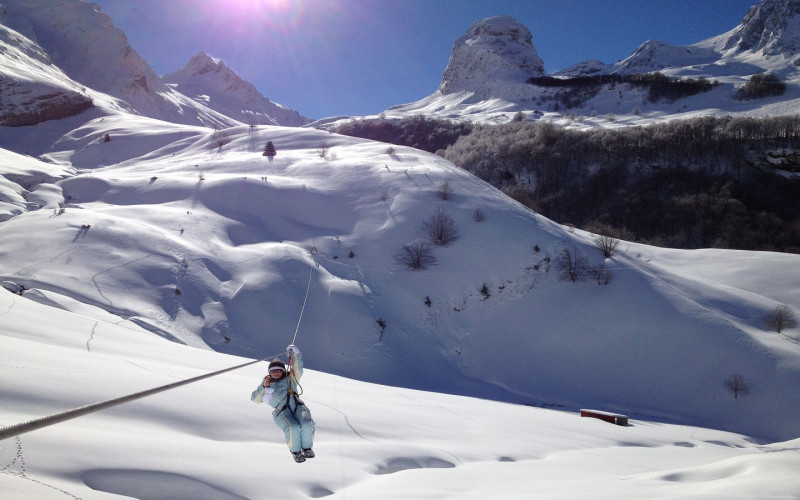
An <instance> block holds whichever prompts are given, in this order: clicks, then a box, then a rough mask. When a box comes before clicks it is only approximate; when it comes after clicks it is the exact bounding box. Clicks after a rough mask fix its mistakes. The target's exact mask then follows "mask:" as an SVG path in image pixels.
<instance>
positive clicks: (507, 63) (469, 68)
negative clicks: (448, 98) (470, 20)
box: [439, 16, 544, 97]
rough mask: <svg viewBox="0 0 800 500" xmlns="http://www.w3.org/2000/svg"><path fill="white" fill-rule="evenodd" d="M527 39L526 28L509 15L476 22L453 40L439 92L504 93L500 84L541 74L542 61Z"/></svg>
mask: <svg viewBox="0 0 800 500" xmlns="http://www.w3.org/2000/svg"><path fill="white" fill-rule="evenodd" d="M531 39H532V36H531V33H530V31H528V28H526V27H525V26H523V25H522V24H520V23H518V22H517V21H516V20H515V19H514V18H512V17H510V16H497V17H490V18H487V19H484V20H482V21H478V22H476V23H475V24H473V25H472V26H471V27H470V28H469V30H467V33H466V34H465V35H464V36H462V37H461V38H459V39H458V40H456V42H455V43H454V44H453V51H452V54H451V56H450V60H449V61H448V63H447V68H445V70H444V75H443V76H442V83H441V85H440V86H439V92H441V93H442V94H454V93H458V92H465V91H466V92H475V93H476V94H477V95H478V96H481V97H504V96H503V95H502V93H503V91H504V88H505V87H504V84H511V85H513V84H519V83H524V82H525V81H526V80H528V78H531V77H534V76H542V75H544V61H542V58H541V57H539V54H538V53H537V52H536V48H535V47H534V46H533V43H532V42H531Z"/></svg>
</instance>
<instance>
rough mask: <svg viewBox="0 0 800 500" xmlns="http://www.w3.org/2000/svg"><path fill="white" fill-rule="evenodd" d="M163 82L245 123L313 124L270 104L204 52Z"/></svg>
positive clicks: (166, 76)
mask: <svg viewBox="0 0 800 500" xmlns="http://www.w3.org/2000/svg"><path fill="white" fill-rule="evenodd" d="M163 80H164V81H165V82H166V83H167V84H169V85H171V86H172V87H173V88H175V89H176V90H177V91H178V92H180V93H182V94H184V95H186V96H188V97H191V98H192V99H194V100H195V101H197V102H199V103H201V104H203V105H205V106H207V107H209V108H211V109H213V110H214V111H217V112H219V113H222V114H224V115H226V116H230V117H231V118H234V119H236V120H239V121H241V122H243V123H248V124H263V125H285V126H290V127H297V126H300V125H305V124H306V123H308V122H309V121H310V120H309V119H308V118H305V117H303V116H300V113H298V112H297V111H295V110H293V109H289V108H286V107H284V106H281V105H280V104H276V103H274V102H272V101H270V100H269V99H267V98H266V97H264V96H263V95H262V94H261V93H260V92H259V91H258V90H256V88H255V86H254V85H253V84H252V83H250V82H247V81H245V80H243V79H242V78H241V77H239V75H237V74H236V73H235V72H234V71H233V70H231V69H230V68H228V67H227V66H225V63H224V62H222V61H217V60H215V59H213V58H212V57H210V56H208V55H207V54H205V53H204V52H200V53H198V54H197V55H195V56H194V57H192V59H191V60H190V61H189V64H188V65H186V67H184V68H182V69H179V70H178V71H175V72H173V73H170V74H168V75H164V77H163Z"/></svg>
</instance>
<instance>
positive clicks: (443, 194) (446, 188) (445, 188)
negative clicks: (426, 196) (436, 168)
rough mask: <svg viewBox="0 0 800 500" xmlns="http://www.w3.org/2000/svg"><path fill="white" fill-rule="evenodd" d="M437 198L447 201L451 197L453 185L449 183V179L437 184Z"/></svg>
mask: <svg viewBox="0 0 800 500" xmlns="http://www.w3.org/2000/svg"><path fill="white" fill-rule="evenodd" d="M438 193H439V198H441V199H443V200H445V201H447V200H449V199H450V197H451V196H452V195H453V183H452V182H450V179H445V180H444V181H442V183H441V184H439V190H438Z"/></svg>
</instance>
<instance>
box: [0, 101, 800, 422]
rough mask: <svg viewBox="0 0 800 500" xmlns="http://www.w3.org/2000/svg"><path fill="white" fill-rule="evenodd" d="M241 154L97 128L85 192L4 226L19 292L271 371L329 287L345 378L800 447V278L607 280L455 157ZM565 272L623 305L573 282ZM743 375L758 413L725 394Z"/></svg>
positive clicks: (629, 260)
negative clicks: (597, 410) (798, 329)
mask: <svg viewBox="0 0 800 500" xmlns="http://www.w3.org/2000/svg"><path fill="white" fill-rule="evenodd" d="M109 128H111V130H113V132H112V133H111V134H110V136H111V139H112V140H111V141H108V142H105V141H104V140H103V137H104V134H105V133H107V130H109ZM226 133H228V134H229V136H228V139H229V140H230V142H229V143H227V144H225V145H224V146H223V147H222V149H220V148H219V146H218V144H219V143H218V142H217V141H216V140H215V137H214V131H212V130H208V129H201V128H182V127H180V126H176V125H174V124H164V123H161V124H159V122H155V121H153V120H150V119H145V118H139V119H138V120H137V121H131V122H127V123H126V122H125V121H124V116H120V117H119V118H118V121H116V122H112V123H109V121H108V119H107V118H105V119H97V120H95V121H93V122H90V123H89V124H87V125H85V126H83V127H81V128H80V129H77V130H76V131H75V132H74V133H73V134H71V137H72V138H71V139H70V140H66V139H65V140H64V141H62V142H60V143H59V144H58V147H60V148H63V149H64V150H65V152H62V153H59V152H54V153H52V157H53V158H54V159H61V161H67V159H68V160H69V161H72V162H74V164H75V165H76V166H79V167H80V168H81V169H84V170H83V171H82V172H83V173H81V174H80V175H77V176H74V177H70V178H67V179H64V180H61V181H59V182H57V183H56V184H49V185H47V190H46V191H43V192H45V193H46V196H45V195H42V196H39V194H38V193H39V192H40V190H43V189H45V188H44V186H42V187H39V188H38V189H36V190H31V191H32V192H31V193H30V195H28V199H29V201H35V202H36V203H37V205H40V206H42V208H41V209H40V210H36V211H30V212H25V213H22V214H21V215H18V216H16V217H14V218H12V219H10V220H8V221H6V222H4V223H2V224H1V225H0V262H2V263H3V266H2V268H0V278H2V279H4V280H11V281H15V282H18V283H19V284H22V285H24V286H27V287H29V288H40V289H46V290H50V291H55V292H58V293H61V294H68V295H70V296H71V297H73V298H75V299H76V300H78V301H80V302H82V303H87V304H92V305H95V306H98V307H102V308H104V309H106V310H108V311H110V312H112V313H114V314H116V315H119V316H121V317H123V318H126V319H129V320H130V321H135V322H136V323H138V324H141V325H143V326H145V327H146V328H148V329H150V330H153V331H156V332H158V333H159V334H161V335H163V336H165V337H168V338H171V339H174V340H177V341H179V342H182V343H185V344H188V345H191V346H195V347H198V348H209V347H210V348H213V349H215V350H219V351H222V352H228V353H232V354H237V355H246V356H253V357H260V356H263V355H265V354H266V353H270V352H275V351H276V350H280V349H281V348H282V347H283V346H284V344H286V343H287V337H290V334H291V333H292V332H293V331H294V330H295V328H296V324H297V318H298V316H299V314H300V310H301V307H302V304H303V299H304V296H305V293H306V286H307V284H308V283H309V282H310V284H311V285H310V289H309V295H308V301H309V302H308V307H307V308H306V310H305V315H304V317H303V328H304V331H305V332H306V333H304V334H303V335H304V342H303V344H304V346H305V349H306V351H307V352H308V354H309V355H310V356H312V357H314V358H315V359H316V360H317V361H316V362H315V366H316V367H317V368H319V369H320V370H323V371H326V372H330V373H336V374H339V375H344V376H348V377H353V378H360V379H363V380H369V381H372V382H378V383H382V384H388V385H395V386H405V387H413V388H419V389H426V390H436V391H441V392H450V393H455V394H465V395H471V396H480V397H488V398H492V399H502V400H506V401H513V402H517V403H529V404H535V405H564V406H565V407H569V408H577V407H579V406H601V407H604V408H607V409H614V410H618V411H623V412H629V413H631V414H632V415H634V416H638V417H645V416H646V417H647V418H654V419H665V420H669V421H672V422H682V423H691V424H694V425H704V426H711V427H716V428H723V429H730V430H737V431H740V432H745V433H748V434H751V435H755V436H759V437H770V438H788V437H793V436H796V435H797V432H798V429H800V422H798V418H797V417H796V415H797V414H798V411H797V410H798V408H800V399H799V398H800V396H798V394H797V391H796V387H797V385H796V381H797V377H798V375H799V374H800V350H798V348H797V344H796V343H793V342H792V341H791V340H790V339H788V338H787V337H785V336H783V335H778V334H776V333H774V332H770V331H768V330H767V328H766V327H765V326H764V322H763V320H764V318H765V316H766V315H767V314H768V313H769V312H770V311H771V310H772V309H774V308H775V307H776V306H777V305H779V304H787V305H788V306H789V307H791V308H793V309H795V310H798V309H800V303H798V299H797V297H800V293H798V291H800V289H799V288H798V287H800V274H798V273H800V265H798V264H799V263H800V261H798V259H799V257H798V256H796V255H789V254H769V253H758V252H733V251H730V252H729V251H721V250H716V251H707V252H678V251H667V250H660V249H657V248H652V247H645V246H638V245H633V244H628V243H624V244H623V245H622V247H621V251H620V252H619V253H618V254H617V255H616V256H615V257H614V258H612V259H604V258H603V257H602V255H601V254H600V252H599V250H598V249H597V248H595V246H594V244H593V239H592V237H591V235H588V234H584V233H581V232H575V233H572V232H570V231H567V230H565V229H564V228H562V227H561V226H558V225H556V224H554V223H552V222H551V221H549V220H547V219H545V218H543V217H541V216H538V215H535V214H533V213H531V212H529V211H527V210H526V209H524V208H522V207H520V206H519V205H517V204H516V203H515V202H513V201H511V200H509V199H508V198H507V197H506V196H504V195H503V194H501V193H500V192H499V191H497V190H495V189H494V188H492V187H490V186H489V185H487V184H485V183H483V182H481V181H480V180H478V179H476V178H474V177H472V176H470V175H469V174H466V173H465V172H463V171H462V170H460V169H458V168H456V167H455V166H453V165H452V164H450V163H448V162H446V161H445V160H443V159H441V158H440V157H437V156H434V155H429V154H426V153H423V152H420V151H416V150H413V149H406V148H396V150H395V152H394V154H392V155H390V154H388V153H387V146H386V145H385V144H382V143H374V142H369V141H364V140H359V139H355V138H347V137H341V136H337V135H334V134H330V133H328V132H324V131H318V130H305V129H301V130H298V129H296V128H282V127H261V128H258V129H255V130H253V129H250V128H249V127H247V126H241V127H239V128H235V129H230V130H228V131H226ZM268 140H269V141H273V143H274V144H275V146H276V148H277V151H278V154H277V156H276V157H275V158H274V159H273V161H269V160H268V159H267V158H266V157H264V156H262V155H261V152H262V150H263V147H264V144H265V143H266V142H267V141H268ZM70 151H72V152H70ZM323 153H325V157H322V154H323ZM11 161H13V159H12V160H11ZM115 162H118V163H115ZM102 165H110V166H106V167H104V166H102ZM445 181H449V182H450V183H451V186H452V187H453V189H454V192H453V197H452V199H451V200H449V201H442V200H441V199H440V197H439V195H438V193H437V191H438V190H439V186H441V184H442V183H443V182H445ZM439 208H443V209H445V210H446V211H447V213H448V214H449V215H450V216H452V217H453V220H454V223H455V224H456V226H457V229H458V232H459V233H460V235H461V237H460V238H459V239H458V240H457V241H455V242H454V243H452V244H451V245H449V246H446V247H442V248H439V247H437V248H435V249H434V250H433V255H434V256H435V257H436V258H437V259H438V264H437V265H435V266H432V267H431V268H430V269H429V270H426V271H421V270H416V271H414V270H411V269H409V268H407V267H406V266H403V265H400V264H399V263H398V262H396V260H395V256H396V255H397V253H398V252H399V251H400V250H401V249H402V248H403V245H406V244H410V243H413V242H415V241H417V240H420V239H422V238H423V237H422V236H421V234H420V231H421V230H422V227H423V223H424V222H426V221H428V220H430V218H431V216H432V215H433V214H435V213H436V210H437V209H439ZM62 209H63V211H62ZM476 209H480V210H481V211H482V212H483V213H484V215H485V218H486V220H485V221H484V222H476V221H475V220H474V219H473V216H474V212H475V210H476ZM565 249H567V250H570V251H571V252H579V253H580V254H581V255H583V256H585V257H586V258H587V260H588V264H589V266H590V267H592V268H595V269H597V268H599V266H601V265H602V266H604V269H606V270H608V271H609V272H610V273H611V277H612V279H611V282H610V283H609V284H608V285H605V286H600V285H598V284H597V282H594V281H591V280H587V281H583V282H578V283H572V282H570V281H568V280H562V279H560V274H561V273H560V269H559V267H558V265H557V264H556V260H557V257H558V255H559V254H560V253H562V252H563V251H564V250H565ZM698 262H701V263H702V264H698ZM687 269H689V270H687ZM731 269H736V270H737V272H736V273H733V272H731V271H730V270H731ZM753 276H757V277H758V278H757V279H755V280H752V281H750V279H751V278H750V277H753ZM742 277H747V279H743V278H742ZM484 284H485V285H486V292H487V293H488V295H489V296H488V297H487V295H486V294H484V293H481V290H482V288H483V285H484ZM426 298H428V299H429V301H430V303H429V304H426ZM379 320H380V323H383V324H384V325H385V327H383V328H382V327H381V326H380V325H379ZM409 364H413V367H414V368H413V369H409ZM734 373H740V374H742V375H744V376H745V377H746V378H747V379H748V380H749V381H750V383H751V385H752V387H753V390H752V392H751V394H750V395H749V396H747V397H746V398H739V399H734V398H733V397H732V396H731V395H730V394H729V393H727V392H726V391H725V389H724V388H723V385H722V383H723V381H724V380H725V378H726V377H729V376H730V375H731V374H734Z"/></svg>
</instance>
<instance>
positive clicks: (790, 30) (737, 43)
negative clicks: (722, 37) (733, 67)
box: [725, 0, 800, 56]
mask: <svg viewBox="0 0 800 500" xmlns="http://www.w3.org/2000/svg"><path fill="white" fill-rule="evenodd" d="M725 48H726V49H731V48H733V49H736V51H738V52H741V51H754V52H757V51H762V53H763V54H764V55H765V56H776V55H788V54H794V55H797V53H798V52H800V0H762V1H761V3H759V4H758V5H756V6H754V7H752V8H751V9H750V10H749V11H748V12H747V14H746V15H745V17H744V19H743V20H742V24H741V25H740V26H739V27H737V28H736V29H735V30H734V31H733V33H731V35H730V37H729V38H728V40H727V42H726V44H725Z"/></svg>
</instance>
